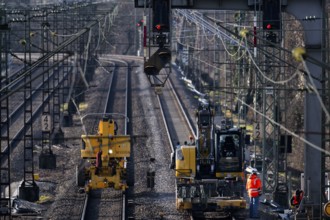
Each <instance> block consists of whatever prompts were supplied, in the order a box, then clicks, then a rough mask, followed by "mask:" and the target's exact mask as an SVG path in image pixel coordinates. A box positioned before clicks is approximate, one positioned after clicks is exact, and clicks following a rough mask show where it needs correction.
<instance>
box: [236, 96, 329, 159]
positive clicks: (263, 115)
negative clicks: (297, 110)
mask: <svg viewBox="0 0 330 220" xmlns="http://www.w3.org/2000/svg"><path fill="white" fill-rule="evenodd" d="M237 100H238V101H240V102H241V103H242V104H243V105H245V106H246V107H248V108H249V109H251V110H252V111H253V112H255V113H257V114H259V115H261V116H262V117H264V118H266V119H267V120H269V121H270V122H271V123H273V124H274V125H276V126H278V127H279V128H280V129H282V130H284V131H286V132H287V133H288V134H291V135H292V136H294V137H296V138H297V139H298V140H300V141H303V142H304V143H306V144H307V145H309V146H310V147H312V148H314V149H316V150H318V151H321V152H322V153H325V154H327V155H330V152H329V151H327V150H324V149H322V148H321V147H319V146H317V145H315V144H313V143H311V142H310V141H308V140H306V139H305V138H303V137H300V136H299V135H297V134H296V133H294V132H293V131H291V130H289V129H288V128H286V127H285V126H283V125H282V124H280V123H278V122H276V121H274V120H273V119H271V118H270V117H268V116H267V115H265V114H263V113H262V112H259V111H258V110H256V109H255V108H253V107H251V106H250V105H249V104H247V103H246V102H244V101H243V100H242V99H240V98H237Z"/></svg>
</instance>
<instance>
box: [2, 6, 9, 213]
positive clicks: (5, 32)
mask: <svg viewBox="0 0 330 220" xmlns="http://www.w3.org/2000/svg"><path fill="white" fill-rule="evenodd" d="M0 25H1V29H0V50H1V53H0V58H1V62H0V71H1V73H0V74H1V75H0V79H1V84H0V89H1V90H2V89H4V90H3V92H1V93H0V96H1V95H2V94H6V93H7V92H8V88H7V86H8V85H9V80H8V67H9V65H10V61H11V59H10V54H9V48H10V45H9V42H10V40H9V37H10V35H9V28H8V23H7V19H6V11H5V10H4V8H0ZM3 80H4V82H5V83H2V82H3ZM2 86H3V87H4V88H2ZM6 88H7V89H6ZM0 115H1V120H0V208H1V210H4V212H1V214H0V215H1V216H7V215H11V202H10V195H11V187H10V140H9V127H10V124H9V123H10V121H9V98H6V99H4V100H3V101H1V102H0ZM6 147H7V149H5V148H6Z"/></svg>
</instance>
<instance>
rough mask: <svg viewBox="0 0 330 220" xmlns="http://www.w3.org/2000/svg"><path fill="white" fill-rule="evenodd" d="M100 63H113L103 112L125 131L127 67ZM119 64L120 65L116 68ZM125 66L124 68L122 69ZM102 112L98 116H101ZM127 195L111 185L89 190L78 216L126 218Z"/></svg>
mask: <svg viewBox="0 0 330 220" xmlns="http://www.w3.org/2000/svg"><path fill="white" fill-rule="evenodd" d="M101 62H102V63H108V62H110V63H114V64H115V67H114V70H113V74H112V78H111V80H110V82H109V90H108V94H107V99H106V103H105V107H104V111H103V112H102V114H103V115H110V117H112V118H113V119H115V121H116V122H117V124H118V134H123V135H126V134H128V123H129V114H128V113H129V112H130V109H129V108H130V107H129V105H128V100H129V93H130V90H129V88H130V86H129V82H130V67H129V64H128V63H127V62H125V61H122V60H119V59H109V58H108V59H102V61H101ZM117 65H119V66H120V67H116V66H117ZM125 66H126V68H125ZM102 114H101V115H102ZM125 204H126V196H125V194H124V192H123V191H118V190H115V189H113V188H106V189H100V190H92V191H91V192H89V193H88V194H86V198H85V203H84V206H83V210H82V217H81V219H109V218H110V219H125V218H126V217H125V212H126V211H125V210H126V207H125Z"/></svg>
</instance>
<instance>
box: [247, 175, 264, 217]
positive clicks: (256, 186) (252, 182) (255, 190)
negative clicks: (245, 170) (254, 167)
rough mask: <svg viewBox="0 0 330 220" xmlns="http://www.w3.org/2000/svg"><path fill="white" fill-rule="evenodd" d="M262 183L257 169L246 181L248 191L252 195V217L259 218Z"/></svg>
mask: <svg viewBox="0 0 330 220" xmlns="http://www.w3.org/2000/svg"><path fill="white" fill-rule="evenodd" d="M261 189H262V184H261V180H260V178H259V177H258V174H257V171H253V172H252V174H251V175H250V177H249V178H248V180H247V182H246V191H247V192H248V195H249V197H250V218H259V210H258V208H259V197H260V195H261Z"/></svg>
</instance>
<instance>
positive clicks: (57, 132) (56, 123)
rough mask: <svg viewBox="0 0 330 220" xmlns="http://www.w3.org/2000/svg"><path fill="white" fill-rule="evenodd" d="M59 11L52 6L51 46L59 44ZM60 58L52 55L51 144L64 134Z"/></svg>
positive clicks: (59, 141) (60, 139)
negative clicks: (62, 128)
mask: <svg viewBox="0 0 330 220" xmlns="http://www.w3.org/2000/svg"><path fill="white" fill-rule="evenodd" d="M58 13H59V7H58V6H53V22H52V24H53V28H54V30H53V31H54V32H55V34H54V35H53V36H52V42H53V45H54V46H53V48H54V47H57V46H58V45H59V37H58V36H57V34H56V33H58V30H59V28H60V27H59V23H60V16H58ZM59 60H60V54H59V53H58V54H56V55H55V56H53V66H54V68H53V85H52V87H53V88H52V93H53V94H52V98H53V99H52V100H53V105H52V107H53V109H52V121H53V123H52V140H51V144H59V143H61V141H63V140H62V138H63V137H64V134H63V132H62V130H61V125H60V119H61V118H60V116H61V112H60V107H61V106H60V104H61V98H60V87H61V85H60V72H63V69H62V68H63V67H61V68H60V67H59V65H62V64H63V63H60V64H56V65H55V63H57V62H59Z"/></svg>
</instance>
